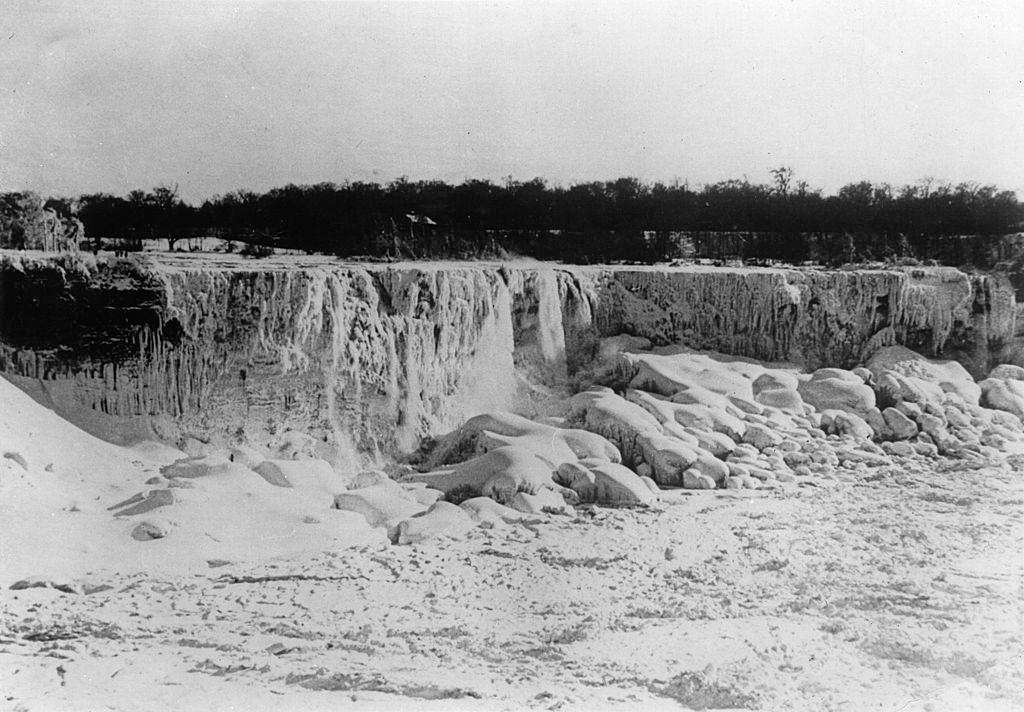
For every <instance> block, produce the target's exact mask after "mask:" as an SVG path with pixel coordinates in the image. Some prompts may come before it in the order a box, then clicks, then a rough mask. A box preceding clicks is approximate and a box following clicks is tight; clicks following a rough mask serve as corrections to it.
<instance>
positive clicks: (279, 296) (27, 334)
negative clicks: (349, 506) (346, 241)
mask: <svg viewBox="0 0 1024 712" xmlns="http://www.w3.org/2000/svg"><path fill="white" fill-rule="evenodd" d="M0 275H2V277H3V278H2V279H0V289H3V290H4V291H3V292H2V293H0V294H2V295H4V296H6V298H5V299H3V300H0V308H2V309H6V310H7V312H8V313H7V314H5V313H0V370H3V371H5V372H7V373H9V374H14V375H16V376H22V377H28V378H31V379H35V382H36V383H37V384H41V388H42V389H43V390H44V391H45V392H46V393H47V394H48V397H49V398H50V399H51V400H52V401H53V404H54V405H56V406H57V407H58V409H60V410H62V411H63V412H65V413H68V412H69V411H71V410H73V409H74V408H82V409H86V410H89V411H93V412H100V413H105V414H109V415H111V416H115V417H117V418H127V419H139V418H155V419H157V420H158V421H159V422H160V423H161V427H163V428H164V431H163V432H168V429H171V430H174V431H175V432H178V433H193V434H199V435H200V436H202V437H212V438H214V439H220V440H232V439H236V438H247V439H255V440H259V439H267V438H271V437H274V436H275V435H277V434H280V433H281V432H282V431H284V430H285V429H287V428H290V427H294V428H296V429H300V430H302V431H304V432H309V433H312V434H314V435H316V436H317V437H319V438H320V439H322V440H323V441H324V442H325V443H326V444H327V445H328V446H330V447H332V448H333V449H334V451H335V455H336V457H338V458H339V459H344V458H352V457H355V453H359V454H360V455H361V456H363V457H375V456H379V455H381V454H391V453H394V452H395V451H409V450H412V449H414V448H415V447H416V446H417V444H418V443H419V442H420V440H421V439H422V438H423V437H426V436H431V435H436V434H440V433H443V432H446V431H447V430H449V429H451V428H452V427H454V426H455V425H457V424H459V423H461V422H462V421H463V420H464V419H465V418H466V417H468V416H471V415H473V414H475V413H478V412H484V411H487V410H495V409H515V410H518V411H520V412H524V413H527V414H531V415H533V414H536V413H539V412H542V411H543V410H545V409H546V408H547V407H548V406H550V405H552V404H554V403H557V402H559V401H560V400H561V398H562V397H563V396H564V394H565V390H566V388H567V387H568V384H569V383H570V382H571V376H572V374H574V373H575V372H577V371H578V370H580V369H581V367H583V366H585V365H586V364H587V363H588V362H589V361H590V360H591V359H592V358H593V356H594V354H595V353H596V350H597V345H598V341H599V339H600V338H601V337H602V336H608V335H614V334H618V333H630V334H634V335H638V336H644V337H647V338H649V339H651V340H652V341H654V342H655V343H658V344H672V343H681V344H685V345H688V346H691V347H694V348H701V349H713V350H719V351H723V352H728V353H734V354H741V355H747V356H752V357H756V358H761V359H766V360H783V359H785V360H793V361H798V362H802V363H804V364H806V365H808V366H811V367H816V366H820V365H837V366H850V365H853V364H855V363H857V362H859V361H861V360H863V359H864V358H866V355H868V354H869V353H870V352H871V351H872V350H873V349H876V348H878V347H881V346H885V345H889V344H892V343H906V344H908V345H910V346H911V347H913V348H917V349H919V350H921V351H923V352H925V353H927V354H929V355H934V354H936V353H944V354H945V355H955V356H957V357H959V358H961V359H962V360H964V361H965V362H967V363H972V359H973V363H975V365H979V368H978V370H979V371H981V370H983V368H982V367H981V366H980V364H982V363H984V368H987V366H988V363H989V362H990V361H991V360H993V359H999V360H1005V358H1004V356H1005V351H1006V349H1007V348H1008V347H1009V346H1012V344H1013V336H1014V333H1015V330H1016V318H1017V308H1016V305H1015V303H1014V301H1013V292H1012V290H1011V289H1009V287H1008V284H1005V283H1004V282H1005V280H1004V279H1002V278H997V277H987V276H974V277H970V276H968V275H965V274H963V273H961V272H958V271H956V270H949V269H937V268H930V269H923V270H889V271H883V270H877V271H869V270H849V271H825V270H783V269H714V268H710V267H700V266H690V267H685V268H671V269H670V268H629V267H576V268H566V267H560V266H551V265H538V264H532V265H515V264H511V265H498V264H472V263H470V264H466V263H462V264H401V265H397V266H389V265H353V264H344V263H340V262H337V261H334V260H329V259H320V258H307V259H296V258H274V259H270V260H260V261H251V260H249V261H247V260H243V259H241V258H228V257H221V258H217V259H213V258H210V257H194V256H189V257H171V256H162V257H157V258H149V261H147V262H143V263H132V264H131V265H128V264H127V263H125V262H124V261H123V260H122V261H119V262H111V263H104V262H102V261H100V262H99V263H96V264H93V265H92V266H91V267H89V269H86V270H85V271H84V272H81V273H80V272H74V271H69V270H68V269H67V266H66V265H63V266H62V265H60V264H57V263H56V262H53V263H46V262H45V261H44V262H37V263H35V264H34V265H32V266H31V268H29V267H26V265H25V264H21V263H19V262H18V260H17V259H15V258H13V257H10V256H9V255H8V256H7V257H6V258H4V257H3V256H0ZM62 290H63V291H62ZM93 292H95V294H93ZM30 294H35V295H46V294H52V295H56V296H54V297H53V299H52V300H51V301H49V302H46V303H45V304H43V305H42V307H40V306H39V299H37V298H35V297H33V299H35V301H34V302H33V301H31V300H28V302H26V298H25V295H30ZM87 297H88V298H87ZM29 302H31V303H29ZM83 304H93V305H96V307H95V308H92V309H87V310H80V311H75V310H76V309H79V308H80V307H81V305H83ZM33 305H35V306H33ZM101 307H102V308H101ZM32 309H37V310H38V311H39V312H40V313H39V314H38V315H37V314H32V315H31V319H29V320H27V321H26V320H25V319H22V320H21V321H20V322H19V321H18V320H13V321H12V320H11V319H10V318H9V313H10V312H11V310H15V311H17V312H18V313H19V314H20V313H21V312H22V310H25V311H26V312H28V311H30V310H32ZM64 310H68V311H64ZM23 316H24V315H23ZM15 322H17V323H20V324H21V327H20V328H18V329H14V330H12V329H11V328H9V327H10V325H11V324H14V323H15ZM22 322H26V323H22ZM50 323H53V324H58V325H59V326H60V329H59V330H58V331H59V333H58V335H56V336H53V335H52V334H51V337H52V338H42V335H45V334H47V332H48V330H50V329H49V327H48V326H47V324H50ZM33 325H35V327H36V328H31V327H32V326H33ZM86 327H88V328H86ZM1008 345H1009V346H1008Z"/></svg>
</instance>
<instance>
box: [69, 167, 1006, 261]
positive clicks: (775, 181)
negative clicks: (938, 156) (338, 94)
mask: <svg viewBox="0 0 1024 712" xmlns="http://www.w3.org/2000/svg"><path fill="white" fill-rule="evenodd" d="M770 173H771V180H770V181H769V182H766V183H753V182H750V181H749V180H746V179H744V180H729V181H724V182H720V183H714V184H709V185H703V186H700V187H697V188H695V187H691V186H690V185H688V184H686V183H679V182H675V183H671V184H665V183H646V182H643V181H640V180H638V179H636V178H620V179H618V180H613V181H605V182H590V183H579V184H575V185H572V186H570V187H567V188H566V187H561V186H554V185H550V184H548V183H547V182H545V181H544V180H542V179H540V178H535V179H533V180H530V181H526V182H520V181H515V180H512V179H511V178H510V179H508V180H506V181H505V182H504V183H503V184H496V183H493V182H490V181H486V180H467V181H465V182H463V183H462V184H460V185H449V184H448V183H444V182H441V181H409V180H407V179H405V178H400V179H398V180H395V181H392V182H390V183H388V184H386V185H380V184H377V183H360V182H355V183H342V184H335V183H319V184H317V185H301V186H300V185H287V186H285V187H282V188H274V189H272V190H269V191H267V192H266V193H254V192H249V191H237V192H233V193H228V194H226V195H222V196H216V197H214V198H211V199H209V200H207V201H205V202H204V203H202V204H201V205H190V204H188V203H186V202H185V201H183V200H181V199H180V198H179V196H178V191H177V189H176V188H175V187H169V186H161V187H158V188H155V189H153V190H151V191H148V192H147V191H141V190H137V191H133V192H132V193H130V194H129V195H127V196H126V197H117V196H113V195H107V194H94V195H84V196H81V197H80V198H79V199H78V200H76V201H72V204H73V209H74V210H75V212H77V215H78V217H79V219H80V220H81V221H82V222H83V223H84V225H85V233H86V236H87V238H89V239H106V240H118V241H122V242H123V243H124V244H125V245H131V244H137V243H138V242H139V240H141V239H143V238H150V239H152V238H159V239H166V240H168V241H169V246H170V247H171V249H174V247H175V244H176V243H178V242H180V241H181V240H182V239H185V238H189V237H196V236H202V235H207V236H209V235H215V236H218V237H221V238H224V239H226V240H231V241H237V242H238V243H240V244H239V247H241V246H242V245H241V243H246V244H248V245H250V246H252V245H261V246H265V247H266V248H269V247H288V248H297V249H303V250H309V251H315V252H323V253H328V254H335V255H339V256H346V257H351V256H367V257H419V258H423V257H480V256H489V255H500V254H505V253H507V254H517V255H523V256H532V257H537V258H541V259H562V260H566V261H574V262H588V261H608V260H635V261H655V260H665V259H673V258H679V257H694V256H697V257H714V258H722V259H732V258H744V259H755V260H785V261H791V262H801V261H808V260H814V261H819V262H838V261H853V260H880V259H892V258H898V257H906V258H919V259H936V260H938V261H946V262H951V263H958V264H963V263H972V262H973V263H982V262H994V261H998V260H999V259H1006V258H1007V255H1006V254H1005V252H1006V250H1007V249H1008V248H1007V247H1006V245H1005V244H1004V243H1005V242H1006V241H1005V240H1004V239H1002V238H1001V236H1003V235H1006V234H1009V233H1017V232H1019V231H1021V229H1022V224H1024V205H1022V204H1021V203H1020V202H1019V201H1018V199H1017V196H1016V194H1015V193H1014V192H1012V191H1007V190H1000V189H998V188H997V187H995V186H989V185H978V184H974V183H961V184H958V185H951V184H947V183H938V182H935V181H933V180H929V179H925V180H921V181H919V182H918V183H916V184H914V185H907V186H901V187H893V186H890V185H888V184H877V183H871V182H868V181H862V182H859V183H850V184H849V185H846V186H844V187H843V188H842V189H840V190H839V191H838V192H837V193H836V194H834V195H826V194H824V193H823V192H822V191H821V190H815V189H812V188H810V187H809V186H808V185H807V183H806V182H804V181H799V180H796V179H795V177H794V174H793V171H792V170H791V169H789V168H786V167H780V168H777V169H774V170H772V171H771V172H770ZM69 207H71V206H69ZM1014 244H1016V243H1014ZM250 249H251V247H250Z"/></svg>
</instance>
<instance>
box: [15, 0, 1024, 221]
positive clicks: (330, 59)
mask: <svg viewBox="0 0 1024 712" xmlns="http://www.w3.org/2000/svg"><path fill="white" fill-rule="evenodd" d="M1022 38H1024V3H1021V2H1020V0H1008V1H1006V2H1003V1H993V2H971V3H965V2H959V1H956V2H942V1H935V0H931V1H928V2H923V1H918V0H891V1H890V2H830V3H821V2H801V1H785V2H783V1H779V2H769V1H763V2H753V1H747V2H729V1H727V0H714V1H712V2H673V3H636V2H633V3H625V2H623V3H611V2H593V1H588V2H585V3H566V2H562V3H554V2H543V3H540V2H514V3H512V2H468V3H465V2H463V3H454V2H444V3H441V2H423V1H421V2H412V3H390V2H344V3H343V2H319V3H308V2H274V3H269V2H238V1H237V0H236V1H235V2H208V1H207V2H159V3H150V2H138V1H136V0H124V1H120V2H112V1H111V0H97V1H96V2H89V3H83V2H66V3H64V2H47V1H46V0H41V1H40V0H34V1H30V0H24V1H23V0H13V1H12V0H5V2H4V3H3V6H2V7H0V43H2V44H0V92H3V100H2V101H0V191H8V190H28V189H30V190H36V191H39V192H41V193H44V194H48V195H65V196H72V195H77V194H80V193H92V192H110V193H114V194H117V195H124V194H126V193H127V192H128V191H130V190H133V189H137V188H142V189H149V188H152V187H154V186H157V185H169V186H172V185H177V186H178V187H179V191H180V194H181V196H182V197H183V198H185V199H186V200H189V201H201V200H203V199H205V198H207V197H211V196H213V195H218V194H223V193H226V192H228V191H232V190H237V189H247V190H257V191H263V190H267V189H269V188H271V187H274V186H281V185H285V184H288V183H298V184H303V183H318V182H323V181H332V182H343V181H346V180H349V181H357V180H361V181H376V182H382V183H386V182H388V181H391V180H393V179H395V178H396V177H399V176H403V175H404V176H407V177H408V178H410V179H412V180H418V179H440V180H445V181H448V182H456V183H457V182H461V181H463V180H465V179H467V178H486V179H491V180H497V181H500V180H503V179H504V178H505V177H506V176H511V177H512V178H513V179H516V180H529V179H531V178H533V177H536V176H539V177H542V178H544V179H546V180H548V181H549V182H551V183H554V184H561V185H570V184H572V183H575V182H581V181H589V180H609V179H614V178H618V177H622V176H635V177H638V178H640V179H643V180H646V181H658V180H660V181H673V180H680V181H687V182H689V183H690V184H691V185H701V184H704V183H711V182H716V181H719V180H726V179H729V178H743V177H747V178H749V179H750V180H752V181H755V182H768V181H769V180H770V175H769V173H768V171H769V169H771V168H773V167H777V166H781V165H786V166H790V167H791V168H792V169H793V170H794V172H795V175H796V178H797V179H803V180H806V181H807V182H808V183H810V185H811V186H812V187H819V188H823V189H824V190H825V191H826V192H833V191H835V190H837V189H838V188H839V187H840V186H842V185H844V184H846V183H850V182H854V181H859V180H871V181H874V182H889V183H892V184H894V185H902V184H906V183H913V182H916V181H917V180H919V179H921V178H924V177H933V178H935V179H937V180H940V181H943V180H944V181H951V182H954V183H958V182H961V181H976V182H979V183H983V184H996V185H998V186H999V187H1001V188H1004V189H1009V190H1015V191H1017V193H1018V195H1019V196H1020V197H1021V198H1024V39H1022Z"/></svg>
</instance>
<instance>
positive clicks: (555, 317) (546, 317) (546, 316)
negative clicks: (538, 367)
mask: <svg viewBox="0 0 1024 712" xmlns="http://www.w3.org/2000/svg"><path fill="white" fill-rule="evenodd" d="M536 290H537V330H538V341H539V342H540V352H541V356H542V357H543V359H544V362H545V364H546V365H547V366H548V368H549V369H550V371H551V373H552V374H553V376H554V379H555V380H556V381H564V380H565V378H566V377H567V376H568V373H567V366H566V358H565V327H564V326H563V325H562V297H561V295H560V294H559V284H558V279H557V277H556V275H555V273H554V271H553V270H546V269H542V270H537V280H536Z"/></svg>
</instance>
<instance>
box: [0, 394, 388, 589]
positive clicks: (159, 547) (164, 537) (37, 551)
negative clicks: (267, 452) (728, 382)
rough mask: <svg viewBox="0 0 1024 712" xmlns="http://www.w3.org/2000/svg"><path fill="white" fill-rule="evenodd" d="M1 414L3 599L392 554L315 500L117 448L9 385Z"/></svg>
mask: <svg viewBox="0 0 1024 712" xmlns="http://www.w3.org/2000/svg"><path fill="white" fill-rule="evenodd" d="M0 403H3V407H2V408H0V450H2V451H3V453H4V457H3V458H2V459H0V585H3V586H5V587H6V586H9V585H10V584H12V583H14V582H16V581H19V580H25V579H29V578H31V577H36V579H38V580H43V581H50V582H52V583H56V584H57V585H59V586H68V587H71V588H75V589H76V590H83V587H85V588H88V585H91V584H89V583H88V582H89V581H92V580H105V579H106V578H107V577H109V576H112V575H114V574H118V573H125V572H130V571H143V570H145V571H179V572H180V571H193V570H194V571H202V570H206V569H207V568H208V567H209V563H208V562H210V561H217V560H221V561H236V560H243V559H252V558H255V557H260V558H269V557H276V556H287V555H291V554H294V553H296V552H300V551H309V550H322V549H336V548H344V547H350V546H361V545H367V544H374V545H379V544H382V543H384V536H383V533H382V532H380V531H378V530H374V529H373V528H371V527H370V526H369V525H367V523H366V522H365V520H364V519H363V518H362V517H359V516H357V515H354V514H352V513H349V512H341V511H338V510H331V509H330V508H329V505H328V504H325V503H324V502H323V501H322V500H319V499H318V496H317V494H318V493H316V492H315V491H311V490H308V489H303V488H289V489H285V488H281V487H276V486H274V485H272V484H270V483H269V482H267V481H266V480H265V479H264V478H263V477H261V476H260V475H259V474H257V473H256V472H254V471H253V470H251V469H249V468H248V467H246V466H244V465H242V464H238V463H236V462H232V461H231V460H230V459H228V457H226V456H224V457H218V456H215V455H211V456H207V457H197V458H186V457H184V455H185V454H184V453H182V452H180V451H178V450H175V449H174V448H170V447H167V446H163V445H160V444H156V443H143V444H141V445H139V446H136V447H121V446H117V445H112V444H110V443H107V442H104V441H102V440H99V439H97V438H95V437H93V436H91V435H88V434H87V433H85V432H83V431H82V430H80V429H78V428H77V427H75V426H73V425H71V424H70V423H68V422H66V421H64V420H63V419H61V418H60V417H58V416H57V415H56V414H55V413H53V412H52V411H51V410H49V409H47V408H45V407H43V406H41V405H39V404H38V403H37V402H35V401H34V400H32V399H31V398H30V397H29V396H27V395H26V394H25V393H24V392H22V391H21V390H19V389H18V388H16V387H15V386H13V385H12V384H11V383H9V382H8V381H6V380H5V379H2V378H0ZM161 469H163V474H161ZM81 581H85V582H86V583H85V584H83V583H81ZM76 582H77V583H76Z"/></svg>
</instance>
